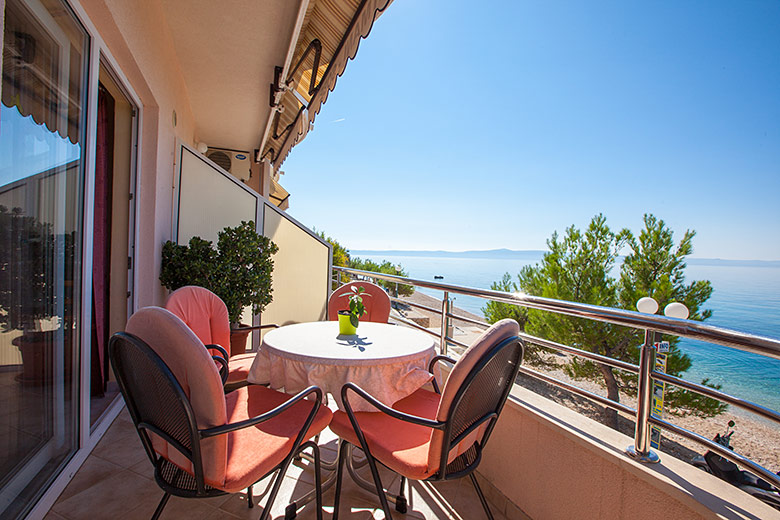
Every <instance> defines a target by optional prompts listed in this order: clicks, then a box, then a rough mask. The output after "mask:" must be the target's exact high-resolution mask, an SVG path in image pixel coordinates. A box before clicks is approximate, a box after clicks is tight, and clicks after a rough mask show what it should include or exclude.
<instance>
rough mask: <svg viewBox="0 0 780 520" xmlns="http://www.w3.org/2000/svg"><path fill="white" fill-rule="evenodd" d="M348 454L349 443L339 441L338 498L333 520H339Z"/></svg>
mask: <svg viewBox="0 0 780 520" xmlns="http://www.w3.org/2000/svg"><path fill="white" fill-rule="evenodd" d="M346 453H347V441H339V463H338V468H336V498H335V499H334V500H333V520H338V518H339V502H340V501H341V480H342V477H343V476H344V458H345V457H346Z"/></svg>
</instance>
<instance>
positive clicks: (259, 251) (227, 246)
mask: <svg viewBox="0 0 780 520" xmlns="http://www.w3.org/2000/svg"><path fill="white" fill-rule="evenodd" d="M278 250H279V247H278V246H277V245H276V244H274V243H273V242H272V241H271V240H270V239H269V238H268V237H264V236H263V235H260V234H259V233H257V232H256V231H255V226H254V223H253V222H251V221H249V222H246V221H244V222H241V225H239V226H236V227H226V228H225V229H223V230H222V231H220V232H219V236H218V239H217V247H216V249H214V247H213V246H212V243H211V242H210V241H208V240H203V239H202V238H200V237H192V238H191V239H190V242H189V244H188V245H178V244H176V243H175V242H171V241H170V240H169V241H168V242H166V243H165V244H164V245H163V251H162V269H161V270H160V282H161V283H162V284H163V286H164V287H166V288H167V289H170V290H172V291H174V290H176V289H178V288H179V287H184V286H185V285H199V286H201V287H205V288H206V289H208V290H210V291H211V292H213V293H214V294H216V295H217V296H219V297H220V298H221V299H222V301H223V302H225V305H226V306H227V310H228V316H229V318H230V328H231V338H230V343H231V345H230V346H231V348H230V350H231V354H239V353H241V352H243V350H244V349H245V348H246V338H247V336H248V335H249V330H244V331H242V330H241V328H242V327H248V325H242V324H240V323H239V320H240V319H241V312H242V311H243V309H244V307H248V306H250V305H251V306H252V312H253V313H255V314H257V313H260V312H262V311H263V309H265V307H266V305H268V304H269V303H271V302H272V301H273V295H272V293H273V288H272V286H271V284H272V280H271V274H272V273H273V268H274V263H273V260H272V259H271V256H272V255H273V254H275V253H276V252H277V251H278Z"/></svg>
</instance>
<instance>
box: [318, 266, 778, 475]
mask: <svg viewBox="0 0 780 520" xmlns="http://www.w3.org/2000/svg"><path fill="white" fill-rule="evenodd" d="M333 270H334V271H335V273H336V281H337V282H338V283H339V285H341V274H342V273H346V274H348V275H350V276H352V277H358V278H362V279H375V280H383V281H386V282H394V283H398V284H404V285H413V286H415V287H422V288H426V289H434V290H438V291H442V292H443V293H444V294H443V298H442V306H441V308H439V309H436V308H433V307H428V306H426V305H421V304H418V303H414V302H410V301H407V300H400V299H398V298H391V299H392V300H394V301H396V302H399V303H402V304H404V305H409V306H411V307H415V308H419V309H422V310H426V311H428V312H433V313H437V314H440V315H441V317H442V320H441V330H440V331H436V332H434V331H432V330H429V329H427V328H425V327H422V326H421V325H419V324H417V323H414V322H413V321H411V320H407V319H404V318H400V319H399V318H396V319H398V320H399V321H401V322H403V323H404V324H405V325H408V326H410V327H413V328H416V329H418V330H422V331H424V332H426V333H428V334H431V335H433V336H436V337H438V338H439V341H440V343H439V344H440V346H441V347H440V348H441V351H442V354H446V353H447V345H448V344H453V345H458V346H460V347H468V345H466V344H464V343H461V342H459V341H457V340H456V339H455V338H452V337H450V336H448V334H447V323H448V320H449V319H457V320H460V321H464V322H466V323H471V324H473V325H477V326H482V327H489V326H490V324H489V323H486V322H483V321H479V320H475V319H473V318H470V317H467V316H459V315H455V314H453V313H452V312H450V304H449V301H450V298H449V296H450V294H461V295H466V296H475V297H478V298H483V299H485V300H492V301H496V302H502V303H508V304H512V305H517V306H520V307H527V308H529V309H539V310H544V311H549V312H555V313H558V314H562V315H566V316H574V317H579V318H587V319H590V320H595V321H601V322H607V323H613V324H616V325H623V326H627V327H632V328H635V329H640V330H644V331H645V341H644V344H643V345H642V350H641V352H640V362H639V365H634V364H632V363H626V362H625V361H620V360H618V359H613V358H609V357H606V356H602V355H600V354H595V353H593V352H588V351H586V350H581V349H578V348H575V347H571V346H568V345H563V344H560V343H556V342H554V341H549V340H546V339H544V338H539V337H535V336H530V335H528V334H524V333H521V337H522V338H523V340H524V341H525V342H527V343H532V344H535V345H539V346H542V347H545V348H550V349H554V350H557V351H562V352H566V353H568V354H572V355H575V356H578V357H581V358H585V359H588V360H591V361H595V362H597V363H603V364H606V365H608V366H611V367H614V368H617V369H620V370H625V371H628V372H631V373H634V374H637V377H638V399H637V403H638V404H637V409H634V408H631V407H630V406H626V405H624V404H622V403H618V402H616V401H613V400H611V399H608V398H606V397H603V396H601V395H598V394H595V393H592V392H589V391H587V390H584V389H582V388H579V387H577V386H575V385H572V384H569V383H567V382H564V381H561V380H559V379H556V378H554V377H551V376H549V375H547V374H543V373H541V372H538V371H536V370H533V369H530V368H528V367H526V366H522V367H520V372H521V373H523V374H525V375H528V376H530V377H534V378H536V379H539V380H542V381H545V382H547V383H549V384H552V385H554V386H557V387H560V388H563V389H565V390H567V391H569V392H571V393H573V394H576V395H579V396H582V397H585V398H587V399H590V400H592V401H595V402H597V403H599V404H601V405H602V406H606V407H608V408H610V409H613V410H616V411H618V412H622V413H624V414H627V415H629V416H631V417H633V418H634V420H635V433H634V444H633V445H632V446H629V447H628V448H627V449H626V453H627V454H628V455H630V456H632V457H633V458H635V459H636V460H639V461H641V462H658V461H659V460H660V459H659V457H658V455H657V454H655V453H654V452H653V451H652V450H651V449H650V448H649V431H650V426H651V425H655V426H658V427H659V428H661V429H663V430H666V431H669V432H672V433H675V434H677V435H679V436H681V437H684V438H686V439H689V440H692V441H695V442H697V443H699V444H702V445H704V446H705V447H706V448H707V449H709V450H711V451H713V452H715V453H717V454H718V455H720V456H721V457H724V458H726V459H728V460H730V461H732V462H734V463H735V464H737V465H739V466H741V467H743V468H747V469H749V470H750V471H753V472H755V473H758V474H760V475H761V477H762V478H764V479H765V480H767V481H769V482H771V483H772V484H773V485H774V486H777V487H780V476H778V475H776V474H774V473H772V472H771V471H769V470H768V469H766V468H764V467H762V466H761V465H759V464H757V463H756V462H754V461H752V460H750V459H748V458H747V457H744V456H742V455H740V454H738V453H736V452H733V451H731V450H730V449H728V448H726V447H724V446H721V445H720V444H717V443H716V442H714V441H712V440H710V439H707V438H705V437H703V436H701V435H699V434H697V433H694V432H691V431H689V430H686V429H685V428H682V427H680V426H677V425H675V424H673V423H670V422H668V421H665V420H663V419H660V418H657V417H653V416H651V414H650V410H651V403H652V389H653V381H654V380H655V381H662V382H664V383H668V384H671V385H675V386H677V387H679V388H683V389H685V390H689V391H692V392H696V393H699V394H701V395H704V396H707V397H711V398H713V399H717V400H719V401H721V402H724V403H727V404H730V405H733V406H736V407H739V408H742V409H745V410H748V411H750V412H752V413H754V414H756V415H759V416H761V417H763V418H765V419H768V420H770V421H773V422H775V423H777V424H780V413H778V412H777V411H775V410H771V409H769V408H766V407H763V406H761V405H758V404H756V403H753V402H751V401H747V400H745V399H741V398H738V397H734V396H732V395H729V394H727V393H725V392H721V391H720V390H716V389H714V388H711V387H708V386H704V385H700V384H697V383H692V382H690V381H686V380H684V379H681V378H678V377H675V376H672V375H669V374H666V373H664V372H659V371H657V370H655V369H654V366H655V363H654V355H655V347H654V344H653V337H654V333H661V334H669V335H674V336H679V337H683V338H690V339H697V340H701V341H706V342H709V343H715V344H718V345H724V346H727V347H731V348H736V349H739V350H743V351H745V352H751V353H754V354H759V355H762V356H767V357H771V358H775V359H780V340H777V339H773V338H768V337H764V336H757V335H754V334H748V333H746V332H740V331H735V330H730V329H725V328H722V327H715V326H712V325H707V324H704V323H701V322H696V321H690V320H685V319H677V318H670V317H666V316H657V315H651V314H643V313H640V312H634V311H628V310H623V309H615V308H610V307H599V306H596V305H589V304H584V303H576V302H568V301H562V300H554V299H550V298H542V297H538V296H531V295H527V294H522V293H507V292H502V291H494V290H489V289H477V288H474V287H463V286H458V285H451V284H443V283H436V282H429V281H426V280H416V279H413V278H405V277H402V276H396V275H390V274H384V273H375V272H371V271H361V270H358V269H350V268H346V267H335V266H334V267H333Z"/></svg>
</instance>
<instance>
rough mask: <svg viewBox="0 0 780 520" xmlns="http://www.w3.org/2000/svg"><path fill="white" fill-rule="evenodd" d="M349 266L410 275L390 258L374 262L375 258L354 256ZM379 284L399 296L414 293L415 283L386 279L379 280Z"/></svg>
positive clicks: (377, 271) (398, 274) (363, 269)
mask: <svg viewBox="0 0 780 520" xmlns="http://www.w3.org/2000/svg"><path fill="white" fill-rule="evenodd" d="M349 266H350V267H351V268H353V269H360V270H361V271H371V272H374V273H383V274H392V275H395V276H404V277H406V276H409V274H408V273H407V272H406V271H405V270H404V268H403V267H401V266H400V265H398V266H397V265H395V264H393V263H392V262H390V261H389V260H382V263H381V264H378V263H376V262H374V261H373V260H363V259H360V258H352V259H351V260H350V261H349ZM377 284H379V285H380V286H382V287H384V289H385V290H386V291H388V292H389V293H390V294H393V295H395V294H396V286H397V287H398V289H397V295H398V296H409V295H411V294H412V293H414V286H413V285H405V284H400V283H399V284H397V283H395V282H388V281H385V280H377Z"/></svg>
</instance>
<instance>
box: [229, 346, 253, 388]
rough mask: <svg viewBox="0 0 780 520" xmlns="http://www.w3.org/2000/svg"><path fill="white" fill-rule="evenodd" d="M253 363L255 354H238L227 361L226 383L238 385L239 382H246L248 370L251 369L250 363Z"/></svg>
mask: <svg viewBox="0 0 780 520" xmlns="http://www.w3.org/2000/svg"><path fill="white" fill-rule="evenodd" d="M254 361H255V353H254V352H253V353H251V354H239V355H237V356H233V357H232V358H230V361H228V368H229V372H228V378H227V382H228V383H238V382H239V381H246V377H247V376H248V375H249V369H250V368H252V363H253V362H254Z"/></svg>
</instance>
